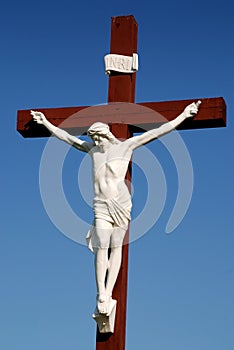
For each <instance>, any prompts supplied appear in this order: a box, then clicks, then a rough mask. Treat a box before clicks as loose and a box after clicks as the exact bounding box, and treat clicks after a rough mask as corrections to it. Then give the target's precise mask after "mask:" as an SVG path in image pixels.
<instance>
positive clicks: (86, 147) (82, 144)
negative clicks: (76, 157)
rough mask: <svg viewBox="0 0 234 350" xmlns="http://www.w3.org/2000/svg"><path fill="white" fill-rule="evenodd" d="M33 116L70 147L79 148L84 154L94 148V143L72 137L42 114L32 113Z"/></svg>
mask: <svg viewBox="0 0 234 350" xmlns="http://www.w3.org/2000/svg"><path fill="white" fill-rule="evenodd" d="M31 115H32V117H33V120H34V121H35V122H37V123H38V124H42V125H44V126H45V127H46V128H47V129H48V130H49V131H50V132H51V134H53V135H54V136H56V137H57V138H58V139H60V140H62V141H65V142H66V143H68V144H69V145H71V146H73V147H75V148H77V149H78V150H80V151H83V152H89V151H90V149H91V148H92V147H93V143H91V142H86V141H83V140H80V139H79V138H77V137H75V136H73V135H70V134H69V133H68V132H66V131H65V130H62V129H60V128H58V127H57V126H55V125H53V124H51V123H50V122H49V121H48V120H47V119H46V117H45V115H44V114H43V113H42V112H38V111H31Z"/></svg>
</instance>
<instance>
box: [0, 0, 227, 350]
mask: <svg viewBox="0 0 234 350" xmlns="http://www.w3.org/2000/svg"><path fill="white" fill-rule="evenodd" d="M233 12H234V5H233V2H232V1H231V0H230V1H226V0H224V1H222V2H218V1H210V0H209V1H201V0H198V1H180V0H179V1H177V2H174V1H164V2H163V1H161V2H155V1H152V0H151V1H147V0H146V1H144V2H140V1H128V2H127V1H123V0H120V1H118V2H110V1H94V0H90V1H88V2H79V1H73V0H67V1H49V0H48V1H45V0H41V1H38V2H34V1H31V2H29V1H24V0H22V1H16V0H13V1H8V2H6V1H4V2H3V3H2V4H1V11H0V33H1V34H0V37H1V41H0V42H1V67H0V70H1V79H0V84H1V104H0V113H1V165H2V166H1V202H2V204H1V213H2V217H1V235H0V239H1V244H0V262H1V263H0V269H1V273H0V278H1V286H0V349H3V350H16V349H17V350H18V349H23V350H31V349H34V350H39V349H40V350H41V349H43V350H51V349H56V350H64V349H69V350H78V349H79V350H84V349H85V350H86V349H94V348H95V345H94V344H95V323H94V321H93V320H92V318H91V314H92V312H93V309H94V304H95V282H94V270H93V256H92V255H91V253H90V252H89V251H88V249H87V248H86V247H84V246H83V245H80V244H77V243H75V242H74V241H72V240H70V239H68V238H67V237H65V236H64V235H63V234H61V233H60V232H59V230H58V229H57V228H56V227H55V226H54V225H53V223H52V222H51V221H50V218H49V217H48V215H47V213H46V211H45V209H44V207H43V203H42V200H41V196H40V186H39V166H40V161H41V156H42V152H43V150H44V147H45V145H46V142H47V140H46V139H27V140H26V139H23V138H22V137H21V135H19V134H18V133H17V132H16V112H17V110H19V109H28V108H34V109H36V108H40V107H41V108H42V107H66V106H77V105H95V104H100V103H105V102H106V99H107V84H108V78H107V77H106V76H105V74H104V71H103V56H104V55H105V54H106V53H108V52H109V42H110V19H111V16H118V15H128V14H133V15H134V16H135V18H136V20H137V22H138V25H139V50H138V53H139V57H140V70H139V72H138V74H137V92H136V101H137V102H141V101H142V102H144V101H164V100H176V99H187V98H200V97H217V96H223V97H224V98H225V100H226V103H227V115H228V127H227V128H222V129H213V130H196V131H184V132H181V133H180V135H181V136H182V138H183V140H184V142H185V144H186V147H187V149H188V151H189V154H190V157H191V160H192V164H193V171H194V189H193V196H192V200H191V203H190V206H189V210H188V212H187V214H186V216H185V217H184V219H183V221H182V222H181V224H180V225H179V226H178V227H177V228H176V229H175V230H174V231H173V233H171V234H170V235H167V234H165V227H166V225H167V222H168V219H169V217H170V214H171V212H172V208H173V206H174V203H175V199H176V194H177V190H178V183H177V172H176V167H175V164H174V162H173V159H172V158H171V156H170V154H168V152H167V151H166V150H165V148H164V146H163V145H162V143H160V142H159V141H158V142H155V143H153V144H151V145H150V147H149V150H150V152H151V153H152V154H155V158H156V159H157V160H158V162H159V163H160V164H161V169H162V171H163V174H164V176H165V179H166V184H167V194H166V202H165V206H164V208H163V211H162V214H161V215H160V217H159V219H158V221H157V223H155V225H154V226H153V228H151V229H150V230H149V231H148V232H147V234H145V235H144V236H143V237H142V238H140V239H138V240H136V241H135V242H133V243H132V244H131V246H130V269H129V293H128V318H127V349H128V350H130V349H134V350H142V349H143V348H145V349H146V348H147V349H160V350H171V349H173V350H187V349H189V350H197V349H199V350H207V349H212V350H220V349H228V350H231V349H234V340H233V333H234V316H233V315H234V298H233V294H234V257H233V244H234V236H233V224H234V221H233V218H234V215H233V198H234V186H233V178H234V166H233V148H234V147H233V145H234V141H233V140H234V125H233V115H234V99H233V97H234V65H233V62H234V39H233V38H234V22H233ZM81 161H82V155H81V154H79V153H78V152H75V151H71V152H69V154H68V156H67V159H66V167H65V168H64V174H63V181H64V191H65V193H66V196H67V200H68V201H69V203H70V205H71V207H72V208H73V210H74V211H75V212H76V213H78V214H79V215H80V216H82V217H83V218H84V217H85V218H86V217H87V220H90V221H91V220H92V214H91V209H90V208H89V207H88V206H87V205H84V204H83V202H82V199H81V198H80V197H79V189H78V185H77V173H78V168H79V164H80V162H81ZM136 163H137V160H136ZM148 171H150V169H148ZM151 175H152V172H151ZM49 176H53V174H52V175H51V174H49V173H48V177H49ZM87 181H88V180H87ZM146 183H147V181H145V178H144V174H143V172H142V171H141V170H140V169H139V167H138V166H136V167H135V170H134V182H133V185H134V200H135V204H134V213H133V215H135V216H137V215H138V213H139V212H140V211H141V210H142V207H141V206H140V205H139V204H138V202H139V200H140V199H141V198H143V199H144V196H145V193H147V191H148V189H147V186H146ZM155 183H157V174H155ZM87 186H89V185H87ZM48 192H50V188H48ZM158 200H159V199H158V198H157V196H155V203H157V201H158ZM54 205H56V200H55V201H54ZM141 205H143V204H141ZM155 205H156V204H155ZM60 215H61V217H63V213H62V212H61V214H60ZM86 215H87V216H86ZM65 220H66V217H64V221H65ZM77 230H78V231H79V227H77Z"/></svg>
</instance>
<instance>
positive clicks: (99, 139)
mask: <svg viewBox="0 0 234 350" xmlns="http://www.w3.org/2000/svg"><path fill="white" fill-rule="evenodd" d="M87 134H88V136H90V137H91V138H92V140H93V142H94V143H95V145H97V146H100V145H102V144H103V143H105V142H108V141H109V142H110V143H112V144H116V143H118V140H117V139H116V137H115V136H114V135H113V134H112V132H111V131H110V128H109V126H108V125H107V124H105V123H101V122H97V123H94V124H92V125H91V126H90V128H89V129H88V131H87Z"/></svg>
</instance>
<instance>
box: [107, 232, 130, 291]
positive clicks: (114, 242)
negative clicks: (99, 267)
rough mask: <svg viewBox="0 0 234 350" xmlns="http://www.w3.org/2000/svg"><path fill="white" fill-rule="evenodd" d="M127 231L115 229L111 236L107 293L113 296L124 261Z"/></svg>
mask: <svg viewBox="0 0 234 350" xmlns="http://www.w3.org/2000/svg"><path fill="white" fill-rule="evenodd" d="M125 233H126V229H123V228H120V227H115V228H114V230H113V233H112V236H111V253H110V257H109V268H108V275H107V281H106V293H107V295H110V296H112V291H113V289H114V286H115V282H116V280H117V277H118V274H119V270H120V266H121V261H122V244H123V240H124V236H125Z"/></svg>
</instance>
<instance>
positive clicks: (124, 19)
mask: <svg viewBox="0 0 234 350" xmlns="http://www.w3.org/2000/svg"><path fill="white" fill-rule="evenodd" d="M137 32H138V26H137V23H136V21H135V18H134V17H133V16H121V17H113V18H112V23H111V47H110V53H114V54H121V55H126V56H132V54H133V53H135V52H137ZM135 82H136V74H135V73H134V74H118V73H117V74H111V75H110V77H109V88H108V103H109V106H111V107H114V110H113V111H115V113H114V114H113V116H112V117H111V120H109V121H108V122H107V121H106V122H107V123H110V124H111V131H112V133H113V134H114V135H115V136H116V137H117V138H121V139H126V138H129V137H131V136H132V133H131V131H130V128H129V126H128V123H125V124H124V123H123V122H122V121H120V120H119V119H118V120H117V118H116V115H117V114H119V113H118V112H119V110H118V109H117V110H116V108H118V106H129V105H131V106H132V105H133V106H135V105H134V104H133V102H134V100H135ZM119 101H121V102H125V103H121V104H120V105H119V104H118V105H116V104H111V103H112V102H119ZM108 108H109V107H107V110H108ZM125 108H126V107H125ZM127 109H128V108H127ZM116 112H117V113H116ZM102 113H103V115H105V112H104V111H102ZM119 122H120V123H119ZM126 179H127V180H128V184H129V183H130V182H131V164H130V165H129V168H128V172H127V175H126ZM128 242H129V231H127V233H126V235H125V244H124V245H123V248H122V263H121V268H120V271H119V275H118V278H117V281H116V284H115V287H114V291H113V298H114V299H116V300H117V310H116V319H115V330H114V334H112V335H108V334H101V333H99V331H98V330H97V337H96V350H125V338H126V312H127V283H128Z"/></svg>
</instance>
